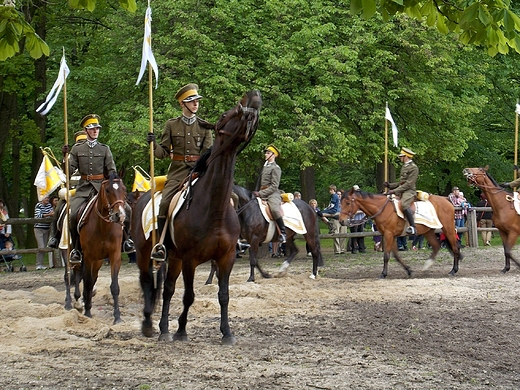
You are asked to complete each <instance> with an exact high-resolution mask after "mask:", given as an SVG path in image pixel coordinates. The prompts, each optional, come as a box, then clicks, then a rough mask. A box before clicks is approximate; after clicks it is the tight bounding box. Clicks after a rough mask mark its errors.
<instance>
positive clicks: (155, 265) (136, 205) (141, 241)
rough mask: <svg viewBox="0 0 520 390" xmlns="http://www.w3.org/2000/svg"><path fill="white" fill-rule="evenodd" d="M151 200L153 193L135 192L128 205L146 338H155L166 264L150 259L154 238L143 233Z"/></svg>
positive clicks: (143, 330)
mask: <svg viewBox="0 0 520 390" xmlns="http://www.w3.org/2000/svg"><path fill="white" fill-rule="evenodd" d="M150 199H151V191H147V192H140V191H137V190H136V191H134V192H131V193H129V194H128V195H127V201H128V204H130V206H131V207H132V222H131V224H130V236H131V237H132V239H133V240H134V244H135V249H136V260H137V267H138V269H139V283H140V284H141V290H142V291H143V298H144V308H143V315H144V319H143V321H142V324H141V332H142V333H143V335H144V336H145V337H152V336H153V321H152V315H153V312H154V310H155V306H156V304H157V301H158V299H157V298H158V297H159V296H160V293H161V286H162V283H163V280H164V273H165V269H166V264H165V263H164V262H153V261H151V259H150V253H151V252H152V237H151V235H150V237H148V239H146V237H145V234H144V232H143V225H142V223H141V217H142V214H143V210H144V208H145V207H146V205H147V204H148V202H149V201H150Z"/></svg>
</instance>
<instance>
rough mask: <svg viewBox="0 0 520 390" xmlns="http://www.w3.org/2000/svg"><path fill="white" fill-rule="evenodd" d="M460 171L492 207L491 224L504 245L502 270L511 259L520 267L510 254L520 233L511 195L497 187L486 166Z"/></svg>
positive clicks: (505, 269)
mask: <svg viewBox="0 0 520 390" xmlns="http://www.w3.org/2000/svg"><path fill="white" fill-rule="evenodd" d="M462 173H463V175H464V176H465V177H466V179H467V180H468V183H469V184H471V185H474V186H477V187H478V188H480V189H481V190H482V192H483V193H484V194H485V195H486V198H487V200H488V201H489V204H490V205H491V208H492V209H493V217H492V219H493V224H494V225H495V227H496V228H497V229H498V232H499V233H500V237H501V238H502V245H503V246H504V256H505V267H504V269H503V270H502V272H503V273H506V272H507V271H509V270H510V269H511V260H513V262H514V263H515V264H516V265H517V266H518V267H520V263H519V262H518V261H517V260H516V259H515V258H514V257H513V254H512V249H513V246H514V245H515V244H516V239H517V238H518V236H519V235H520V216H519V215H518V214H517V212H516V210H515V209H514V207H513V195H512V194H511V193H509V192H507V191H505V190H504V189H503V188H501V187H499V186H498V184H497V182H496V181H495V180H494V179H493V178H492V177H491V176H490V175H489V174H488V173H487V169H486V168H465V169H464V170H463V171H462Z"/></svg>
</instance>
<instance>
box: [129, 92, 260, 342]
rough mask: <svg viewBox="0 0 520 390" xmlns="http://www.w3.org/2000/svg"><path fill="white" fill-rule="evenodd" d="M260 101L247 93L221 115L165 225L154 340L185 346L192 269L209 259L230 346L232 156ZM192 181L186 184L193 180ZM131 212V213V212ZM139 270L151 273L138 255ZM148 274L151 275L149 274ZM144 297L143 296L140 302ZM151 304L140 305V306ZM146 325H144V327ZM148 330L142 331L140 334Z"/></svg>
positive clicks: (236, 231) (234, 226)
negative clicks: (172, 322)
mask: <svg viewBox="0 0 520 390" xmlns="http://www.w3.org/2000/svg"><path fill="white" fill-rule="evenodd" d="M261 105H262V98H261V95H260V93H259V92H258V91H249V92H247V93H246V94H245V95H244V97H243V98H242V99H241V101H240V102H239V103H238V104H237V105H236V106H235V107H233V108H231V109H230V110H228V111H226V112H225V113H223V114H222V115H221V116H220V118H219V120H218V122H217V124H216V125H215V141H214V142H213V146H212V148H211V149H210V150H209V152H208V153H207V154H206V155H205V156H203V157H201V158H200V159H199V160H198V161H197V164H196V165H195V167H194V169H193V171H192V173H191V174H190V177H189V181H188V183H189V185H188V192H187V199H186V200H185V204H183V206H182V207H181V208H180V210H179V212H178V213H177V214H176V215H175V217H174V218H170V221H169V223H168V226H167V228H168V234H167V238H168V239H167V240H165V242H164V244H165V246H166V249H167V255H168V258H167V263H168V267H167V271H166V275H165V277H164V287H163V306H162V313H161V319H160V322H159V329H160V331H161V334H160V336H159V340H165V341H171V340H180V341H187V340H188V336H187V333H186V324H187V321H188V311H189V308H190V306H191V305H192V304H193V302H194V299H195V294H194V291H193V283H194V276H195V268H196V267H197V266H198V265H200V264H202V263H204V262H207V261H210V260H213V261H214V262H215V264H216V267H217V278H218V285H219V291H218V300H219V304H220V331H221V332H222V344H225V345H233V344H235V343H236V339H235V337H234V336H233V334H232V333H231V329H230V326H229V318H228V306H229V276H230V274H231V270H232V268H233V264H234V262H235V256H236V253H235V248H236V243H237V240H238V238H239V235H240V223H239V221H238V217H237V213H236V211H235V209H234V208H233V206H232V205H231V202H230V197H231V188H232V186H233V175H234V171H235V163H236V156H237V153H238V152H239V147H240V146H241V144H243V145H242V149H243V147H244V146H245V145H247V143H249V141H250V140H251V139H252V137H253V135H254V134H255V132H256V129H257V127H258V118H259V110H260V107H261ZM195 177H197V178H198V179H197V182H196V183H195V184H193V186H192V185H191V182H192V179H194V178H195ZM134 210H135V209H134ZM138 261H140V262H144V263H145V264H144V265H139V268H140V270H141V281H142V280H143V276H142V270H143V269H145V270H151V269H152V268H153V266H152V265H150V263H151V262H152V261H151V260H150V255H149V254H148V258H147V259H145V258H143V257H142V256H138ZM181 271H182V277H183V280H184V297H183V307H184V308H183V311H182V313H181V315H180V317H179V319H178V324H179V326H178V329H177V332H176V333H175V334H174V335H173V336H172V335H171V334H170V333H169V314H170V302H171V299H172V296H173V294H174V292H175V284H176V281H177V278H178V277H179V275H180V273H181ZM149 272H150V271H149ZM146 295H147V293H146V292H145V299H147V298H146ZM149 295H151V294H149ZM147 304H149V305H151V303H145V306H146V305H147ZM145 325H146V326H147V325H149V324H145V322H143V327H144V326H145ZM150 332H151V331H143V333H144V334H146V333H150Z"/></svg>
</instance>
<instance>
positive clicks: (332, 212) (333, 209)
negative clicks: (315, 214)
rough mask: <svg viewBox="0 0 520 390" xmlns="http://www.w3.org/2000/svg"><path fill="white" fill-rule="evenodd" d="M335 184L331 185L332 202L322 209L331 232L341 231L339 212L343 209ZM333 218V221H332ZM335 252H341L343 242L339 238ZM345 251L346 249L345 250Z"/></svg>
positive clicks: (335, 245)
mask: <svg viewBox="0 0 520 390" xmlns="http://www.w3.org/2000/svg"><path fill="white" fill-rule="evenodd" d="M336 191H337V189H336V186H335V185H334V184H331V185H330V186H329V193H330V202H329V205H328V206H327V207H326V208H325V209H324V210H322V211H321V213H322V215H323V218H322V219H323V220H324V221H327V224H328V225H329V234H337V233H339V231H340V226H341V225H340V224H339V212H340V211H341V206H340V199H339V196H338V194H337V192H336ZM331 220H332V221H331ZM334 253H335V254H337V255H339V254H341V242H340V239H339V238H335V239H334ZM343 253H345V251H343Z"/></svg>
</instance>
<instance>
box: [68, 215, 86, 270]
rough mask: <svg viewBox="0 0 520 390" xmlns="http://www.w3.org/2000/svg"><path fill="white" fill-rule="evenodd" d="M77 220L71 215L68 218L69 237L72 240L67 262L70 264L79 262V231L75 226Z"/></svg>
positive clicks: (80, 257) (80, 256) (80, 258)
mask: <svg viewBox="0 0 520 390" xmlns="http://www.w3.org/2000/svg"><path fill="white" fill-rule="evenodd" d="M77 226H78V225H77V221H76V220H75V218H73V217H72V216H71V218H70V238H71V241H72V247H73V249H72V251H71V252H70V257H69V262H70V263H71V264H78V263H81V260H82V257H83V256H82V254H81V244H80V241H79V233H78V228H77Z"/></svg>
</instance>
